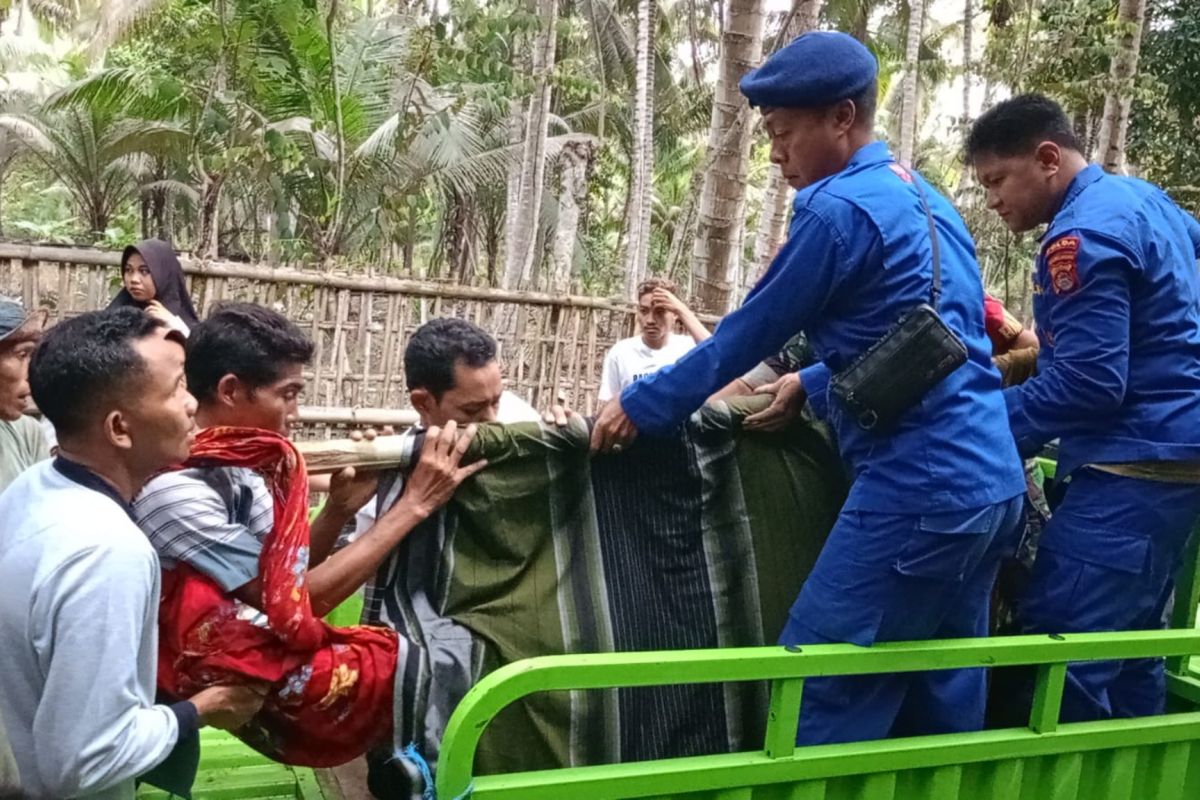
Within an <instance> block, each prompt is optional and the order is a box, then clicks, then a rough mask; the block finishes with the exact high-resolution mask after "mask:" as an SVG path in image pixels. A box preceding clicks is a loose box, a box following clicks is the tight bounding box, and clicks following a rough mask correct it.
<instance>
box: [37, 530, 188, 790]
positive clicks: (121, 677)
mask: <svg viewBox="0 0 1200 800" xmlns="http://www.w3.org/2000/svg"><path fill="white" fill-rule="evenodd" d="M48 535H53V531H50V532H48ZM157 569H158V566H157V563H156V562H155V560H154V557H153V554H152V553H150V552H148V551H147V550H146V549H145V548H144V546H143V547H133V546H130V545H128V544H127V543H124V542H119V541H118V542H114V543H111V544H105V545H98V546H94V547H91V548H88V549H86V550H81V551H79V552H76V553H74V554H73V555H72V557H71V558H70V559H68V560H66V561H65V562H64V563H62V564H61V565H59V566H58V567H57V568H56V569H55V570H54V571H53V572H52V573H51V574H49V575H47V576H46V578H45V579H44V580H43V581H42V582H41V583H40V584H39V585H38V586H37V587H36V588H35V590H34V593H33V596H32V598H31V605H30V611H29V620H30V644H31V645H32V646H33V648H34V649H35V651H36V653H37V657H38V660H39V662H40V663H41V665H42V670H43V674H44V685H43V689H42V693H41V697H40V698H39V702H38V707H37V711H36V713H35V715H34V719H33V729H32V735H33V745H34V753H35V768H36V769H37V772H38V778H39V780H40V783H41V784H42V785H43V786H44V787H45V788H46V791H47V793H48V795H49V796H51V797H75V796H77V795H80V794H91V793H94V792H99V791H103V790H104V789H107V788H109V787H111V786H114V785H116V784H118V783H121V782H123V781H127V780H130V779H132V778H134V777H136V776H138V775H141V774H142V773H144V772H146V771H148V770H149V769H151V768H152V767H154V766H156V765H157V764H159V763H160V762H161V761H163V760H164V759H165V758H166V757H167V755H168V754H169V753H170V752H171V750H172V748H173V747H174V746H175V743H176V740H177V738H178V736H179V727H178V721H177V718H176V716H175V714H173V713H172V712H171V710H170V709H169V708H168V707H167V706H165V705H154V704H152V702H151V701H150V698H152V697H153V691H154V687H153V686H152V685H150V686H147V685H145V684H146V683H147V682H149V681H151V679H152V675H149V674H146V671H145V670H140V669H139V666H140V665H139V653H140V651H141V649H142V647H143V644H144V641H145V640H144V638H143V633H144V629H145V626H146V625H153V624H154V615H155V611H156V609H154V608H152V607H151V605H152V599H153V592H154V576H155V571H156V570H157ZM141 655H142V657H143V658H144V657H146V656H148V657H149V658H150V659H151V660H152V659H153V658H154V654H141ZM142 663H143V664H144V662H142Z"/></svg>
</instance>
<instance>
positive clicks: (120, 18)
mask: <svg viewBox="0 0 1200 800" xmlns="http://www.w3.org/2000/svg"><path fill="white" fill-rule="evenodd" d="M162 2H163V0H102V1H101V3H100V11H99V16H100V23H99V25H97V26H96V31H95V33H94V34H93V35H92V40H91V42H89V43H88V51H89V52H90V53H91V54H92V55H93V56H99V55H100V54H102V53H103V52H104V51H105V50H107V49H108V48H109V47H111V46H112V45H113V44H114V43H115V42H116V41H117V40H118V39H120V38H121V36H122V35H124V34H125V32H126V31H128V30H129V29H130V28H131V27H132V26H133V25H135V24H136V23H137V22H138V21H139V20H141V19H143V18H145V17H146V16H148V15H149V14H151V13H152V12H154V11H155V10H156V9H157V8H158V6H159V5H160V4H161V3H162Z"/></svg>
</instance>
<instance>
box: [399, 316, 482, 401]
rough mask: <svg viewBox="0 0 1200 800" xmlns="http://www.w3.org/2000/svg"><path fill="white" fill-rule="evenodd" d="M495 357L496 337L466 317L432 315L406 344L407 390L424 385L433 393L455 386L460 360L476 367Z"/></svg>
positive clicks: (405, 372)
mask: <svg viewBox="0 0 1200 800" xmlns="http://www.w3.org/2000/svg"><path fill="white" fill-rule="evenodd" d="M495 360H496V340H495V339H493V338H492V337H491V336H490V335H489V334H488V333H487V331H485V330H483V328H480V327H479V326H478V325H474V324H472V323H470V322H467V321H466V320H464V319H450V318H443V319H433V320H430V321H429V322H426V323H425V324H424V325H422V326H421V327H419V328H417V331H416V333H414V334H413V335H412V338H411V339H409V340H408V346H407V347H405V348H404V377H405V380H406V382H407V383H408V390H409V391H410V392H411V391H412V390H413V389H424V390H426V391H427V392H431V393H432V394H433V396H434V397H441V396H442V394H443V393H445V392H448V391H449V390H451V389H453V388H454V367H455V365H456V364H458V363H459V362H460V361H461V362H462V363H463V364H465V365H466V366H468V367H471V368H473V369H477V368H479V367H484V366H487V365H488V364H490V363H491V362H493V361H495Z"/></svg>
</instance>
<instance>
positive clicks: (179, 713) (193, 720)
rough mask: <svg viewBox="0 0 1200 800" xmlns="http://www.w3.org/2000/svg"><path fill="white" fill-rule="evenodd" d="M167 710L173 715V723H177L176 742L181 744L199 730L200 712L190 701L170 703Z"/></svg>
mask: <svg viewBox="0 0 1200 800" xmlns="http://www.w3.org/2000/svg"><path fill="white" fill-rule="evenodd" d="M167 708H168V709H170V711H171V713H172V714H174V715H175V721H176V722H177V723H179V737H178V738H177V739H176V741H178V742H182V741H183V740H184V739H186V738H188V737H189V736H191V735H193V734H195V733H196V732H198V731H199V730H200V712H199V711H198V710H197V709H196V706H195V704H194V703H192V701H191V700H181V701H180V702H178V703H171V705H169V706H167Z"/></svg>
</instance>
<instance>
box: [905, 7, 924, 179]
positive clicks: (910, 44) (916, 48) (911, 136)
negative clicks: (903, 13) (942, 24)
mask: <svg viewBox="0 0 1200 800" xmlns="http://www.w3.org/2000/svg"><path fill="white" fill-rule="evenodd" d="M924 20H925V2H924V0H909V2H908V33H907V35H906V36H905V40H904V79H903V80H904V82H903V84H901V88H902V90H903V94H902V95H901V100H902V102H903V106H902V107H901V109H900V147H899V151H900V152H899V161H900V163H901V164H903V165H904V166H906V167H911V166H912V163H913V154H914V153H915V151H916V148H917V83H918V77H919V76H918V73H917V67H918V57H919V56H920V52H921V29H922V27H923V26H922V23H923V22H924Z"/></svg>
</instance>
